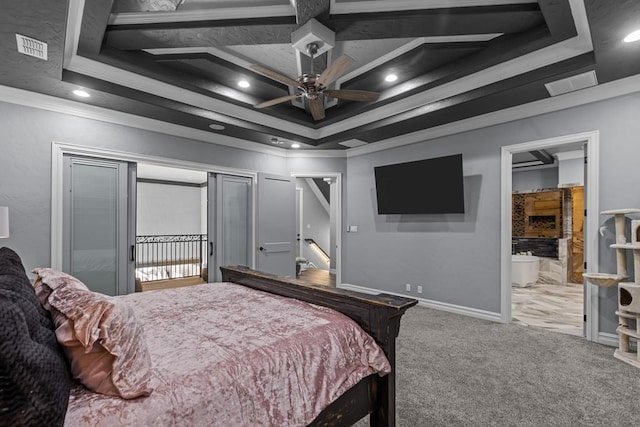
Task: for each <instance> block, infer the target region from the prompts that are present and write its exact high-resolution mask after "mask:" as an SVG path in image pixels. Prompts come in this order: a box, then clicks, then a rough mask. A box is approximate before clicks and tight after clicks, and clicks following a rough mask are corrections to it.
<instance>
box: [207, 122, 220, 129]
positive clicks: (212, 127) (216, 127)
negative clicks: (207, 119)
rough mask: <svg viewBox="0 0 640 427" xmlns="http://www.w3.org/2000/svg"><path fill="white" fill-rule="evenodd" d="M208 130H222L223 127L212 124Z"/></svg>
mask: <svg viewBox="0 0 640 427" xmlns="http://www.w3.org/2000/svg"><path fill="white" fill-rule="evenodd" d="M209 128H211V129H213V130H224V126H222V125H219V124H217V123H212V124H210V125H209Z"/></svg>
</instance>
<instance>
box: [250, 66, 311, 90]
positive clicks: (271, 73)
mask: <svg viewBox="0 0 640 427" xmlns="http://www.w3.org/2000/svg"><path fill="white" fill-rule="evenodd" d="M251 69H252V70H254V71H257V72H258V73H260V74H263V75H265V76H267V77H269V78H271V79H273V80H275V81H278V82H280V83H284V84H286V85H288V86H293V87H298V86H300V83H298V82H297V81H296V80H293V79H292V78H289V77H287V76H283V75H282V74H280V73H278V72H277V71H273V70H271V69H269V68H267V67H263V66H262V65H258V64H254V65H252V66H251Z"/></svg>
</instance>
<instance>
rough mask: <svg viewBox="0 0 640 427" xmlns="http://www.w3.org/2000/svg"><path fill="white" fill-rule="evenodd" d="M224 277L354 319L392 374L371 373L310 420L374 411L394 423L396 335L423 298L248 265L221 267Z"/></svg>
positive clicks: (351, 418)
mask: <svg viewBox="0 0 640 427" xmlns="http://www.w3.org/2000/svg"><path fill="white" fill-rule="evenodd" d="M220 270H221V271H222V281H224V282H233V283H237V284H239V285H243V286H247V287H250V288H253V289H258V290H261V291H264V292H269V293H272V294H276V295H282V296H285V297H290V298H296V299H299V300H302V301H306V302H310V303H313V304H318V305H323V306H326V307H330V308H332V309H334V310H336V311H339V312H341V313H343V314H345V315H347V316H349V317H350V318H351V319H353V320H354V321H355V322H356V323H358V325H360V327H362V329H363V330H364V331H365V332H367V333H368V334H369V335H371V337H372V338H373V339H375V340H376V342H377V343H378V345H380V347H381V348H382V349H383V350H384V352H385V354H386V356H387V359H389V362H390V363H391V368H392V371H391V373H390V374H389V375H386V376H384V377H379V376H377V375H372V376H369V377H367V378H365V379H364V380H363V381H361V383H359V384H357V385H356V386H354V387H353V388H352V389H351V390H349V391H348V392H347V393H345V395H343V396H342V397H340V398H339V399H338V400H337V401H336V402H334V404H332V405H331V406H329V407H328V408H327V409H326V410H325V411H323V412H322V413H321V414H320V415H319V416H318V418H317V419H316V420H314V422H313V423H312V424H311V425H314V426H316V425H317V426H321V425H322V426H329V425H351V424H352V423H354V422H355V421H357V420H359V419H360V418H362V417H364V416H365V415H367V414H371V418H370V420H371V422H370V424H371V425H372V426H395V423H396V405H395V403H396V402H395V394H396V390H395V385H396V381H395V375H396V374H395V371H396V369H395V368H396V337H397V336H398V332H399V330H400V318H401V317H402V315H403V314H404V313H405V311H406V310H407V309H408V308H410V307H413V306H414V305H416V304H417V303H418V301H417V300H415V299H410V298H404V297H399V296H395V295H389V294H384V293H381V294H378V295H367V294H361V293H358V292H353V291H347V290H344V289H338V288H328V287H323V286H315V285H309V284H306V283H303V282H300V281H298V280H295V279H287V278H281V277H277V276H274V275H271V274H266V273H262V272H259V271H255V270H251V269H249V268H247V267H241V266H232V267H221V268H220Z"/></svg>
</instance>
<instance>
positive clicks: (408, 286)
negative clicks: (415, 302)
mask: <svg viewBox="0 0 640 427" xmlns="http://www.w3.org/2000/svg"><path fill="white" fill-rule="evenodd" d="M407 292H411V283H407Z"/></svg>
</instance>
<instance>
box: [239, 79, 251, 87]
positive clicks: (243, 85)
mask: <svg viewBox="0 0 640 427" xmlns="http://www.w3.org/2000/svg"><path fill="white" fill-rule="evenodd" d="M238 86H240V87H245V88H246V87H249V86H251V85H250V84H249V82H248V81H246V80H240V81H239V82H238Z"/></svg>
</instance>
